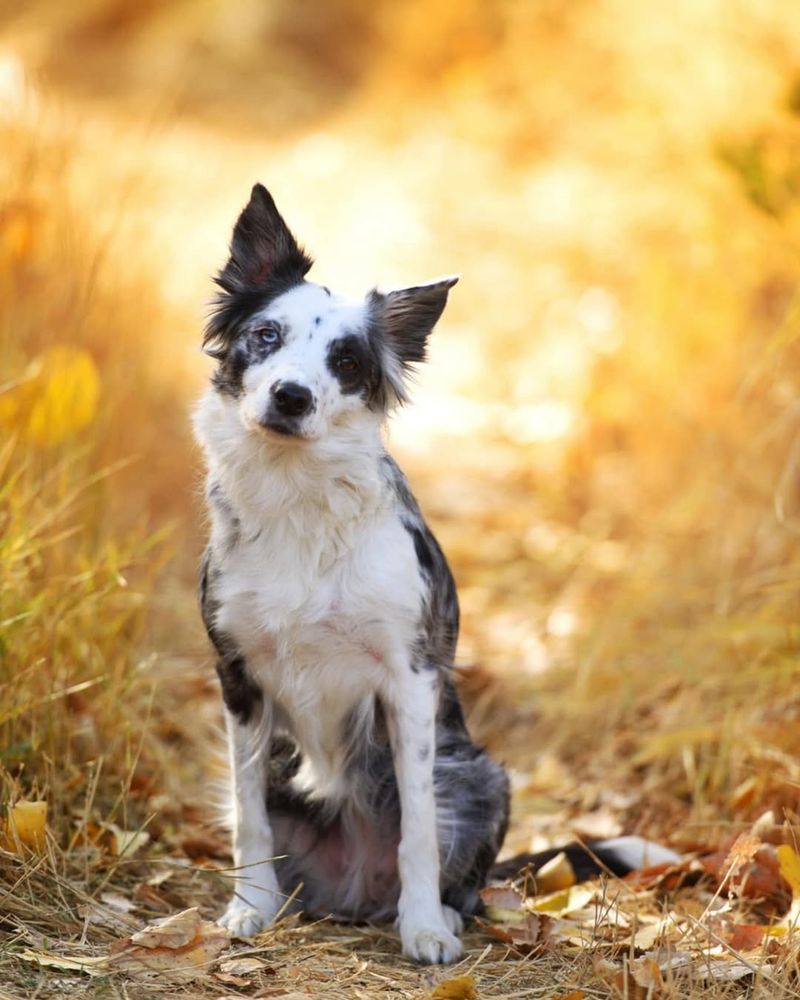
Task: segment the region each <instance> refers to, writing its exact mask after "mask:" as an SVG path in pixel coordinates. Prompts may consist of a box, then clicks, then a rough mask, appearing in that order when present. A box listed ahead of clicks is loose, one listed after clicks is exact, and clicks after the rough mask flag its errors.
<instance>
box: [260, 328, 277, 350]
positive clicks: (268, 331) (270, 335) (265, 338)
mask: <svg viewBox="0 0 800 1000" xmlns="http://www.w3.org/2000/svg"><path fill="white" fill-rule="evenodd" d="M256 335H257V337H258V339H259V340H260V341H261V343H262V344H266V345H267V346H268V347H272V346H274V345H275V344H277V343H278V341H279V340H280V339H281V333H280V330H279V329H278V327H277V326H273V325H270V326H262V327H261V329H260V330H257V331H256Z"/></svg>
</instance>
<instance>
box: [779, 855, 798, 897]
mask: <svg viewBox="0 0 800 1000" xmlns="http://www.w3.org/2000/svg"><path fill="white" fill-rule="evenodd" d="M775 850H776V853H777V855H778V868H779V871H780V873H781V875H782V876H783V877H784V879H785V880H786V881H787V882H788V883H789V888H790V889H791V890H792V899H800V857H798V856H797V853H796V851H795V850H794V848H793V847H790V846H789V844H781V845H780V847H777V848H776V849H775Z"/></svg>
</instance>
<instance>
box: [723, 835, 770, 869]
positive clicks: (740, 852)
mask: <svg viewBox="0 0 800 1000" xmlns="http://www.w3.org/2000/svg"><path fill="white" fill-rule="evenodd" d="M761 846H762V845H761V841H760V840H759V838H758V837H754V836H752V834H749V833H740V834H739V836H738V837H737V838H736V840H735V841H734V842H733V844H732V845H731V849H730V851H728V857H727V858H726V859H725V875H726V876H727V875H731V874H736V873H737V872H738V870H739V869H740V868H741V867H742V866H743V865H746V864H749V863H750V862H751V861H752V860H753V859H754V858H755V856H756V855H757V854H758V852H759V850H760V849H761Z"/></svg>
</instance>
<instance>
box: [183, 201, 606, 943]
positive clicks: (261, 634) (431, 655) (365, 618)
mask: <svg viewBox="0 0 800 1000" xmlns="http://www.w3.org/2000/svg"><path fill="white" fill-rule="evenodd" d="M311 265H312V261H311V259H310V257H309V256H308V255H307V254H306V252H305V251H304V250H303V249H302V248H301V247H300V245H299V244H298V243H297V241H296V240H295V238H294V236H293V235H292V233H291V232H290V230H289V228H288V227H287V225H286V223H285V222H284V220H283V218H282V217H281V215H280V213H279V212H278V209H277V208H276V206H275V202H274V200H273V199H272V197H271V195H270V194H269V193H268V191H267V190H266V189H265V188H264V187H263V186H262V185H260V184H256V185H255V187H254V188H253V190H252V194H251V196H250V201H249V203H248V204H247V206H246V207H245V209H244V210H243V211H242V213H241V215H240V216H239V218H238V221H237V222H236V225H235V228H234V230H233V237H232V241H231V247H230V257H229V259H228V261H227V263H226V264H225V266H224V267H223V268H222V270H221V271H220V273H219V275H218V276H217V278H216V281H217V284H218V285H219V288H220V293H219V295H218V298H217V300H216V302H215V307H214V310H213V313H212V315H211V318H210V321H209V324H208V326H207V329H206V332H205V338H204V346H205V349H206V351H207V353H208V354H210V355H211V357H212V358H213V359H215V361H216V370H215V371H214V374H213V376H212V379H211V386H210V388H209V390H208V391H207V392H206V394H205V395H204V396H203V397H202V399H201V401H200V403H199V405H198V407H197V410H196V413H195V419H194V426H195V431H196V436H197V438H198V440H199V442H200V444H201V446H202V449H203V451H204V453H205V459H206V464H207V467H208V477H207V485H206V498H207V504H208V509H209V513H210V525H211V530H210V540H209V543H208V547H207V549H206V552H205V555H204V558H203V561H202V570H201V579H200V605H201V612H202V617H203V621H204V623H205V627H206V630H207V632H208V635H209V638H210V640H211V643H212V645H213V647H214V649H215V651H216V656H217V663H216V669H217V673H218V675H219V679H220V682H221V688H222V696H223V700H224V706H225V719H226V729H227V735H228V747H229V759H230V770H231V782H232V825H233V854H234V863H235V866H236V868H237V870H238V872H239V874H238V878H237V888H236V892H235V894H234V896H233V899H232V900H231V902H230V905H229V906H228V908H227V910H226V911H225V913H224V915H223V916H222V918H221V921H220V922H221V923H222V924H223V925H224V926H225V927H227V928H228V929H229V930H230V932H231V933H232V934H233V935H235V936H238V937H249V936H251V935H253V934H255V933H257V932H258V931H260V930H261V929H262V928H264V927H266V926H267V925H268V924H269V923H270V922H271V921H272V920H274V918H275V917H276V916H277V915H278V914H279V913H281V912H284V911H285V909H286V906H287V905H291V906H293V907H295V908H301V909H302V910H303V911H305V912H306V913H309V914H312V915H318V916H329V915H332V916H334V917H337V918H340V919H344V920H351V921H365V920H368V921H383V920H387V919H391V918H396V920H397V927H398V929H399V934H400V940H401V943H402V950H403V953H404V954H405V955H406V956H408V957H409V958H410V959H413V960H415V961H417V962H423V963H439V962H452V961H454V960H456V959H457V958H458V957H459V956H460V954H461V942H460V939H459V934H460V932H461V930H462V926H463V917H464V916H468V915H470V914H473V913H475V912H476V911H478V910H479V909H480V906H481V904H480V898H479V892H480V889H481V888H482V887H483V886H484V884H485V883H486V880H487V878H488V877H489V874H490V872H491V870H492V866H493V864H494V862H495V858H496V857H497V854H498V851H499V850H500V848H501V846H502V844H503V839H504V836H505V833H506V829H507V826H508V820H509V781H508V777H507V774H506V771H505V769H504V768H503V766H501V764H499V763H498V762H496V761H495V760H493V759H492V758H491V757H490V756H489V755H488V754H487V753H486V751H485V750H484V749H482V748H481V747H479V746H477V745H476V744H475V743H474V742H473V740H472V739H471V737H470V734H469V731H468V729H467V726H466V723H465V720H464V715H463V712H462V709H461V705H460V703H459V698H458V694H457V691H456V687H455V684H454V672H453V665H454V657H455V650H456V640H457V636H458V625H459V609H458V600H457V597H456V588H455V585H454V582H453V577H452V574H451V572H450V569H449V567H448V564H447V561H446V559H445V556H444V554H443V553H442V550H441V548H440V547H439V545H438V543H437V541H436V539H435V538H434V536H433V534H432V533H431V531H430V529H429V527H428V526H427V524H426V522H425V520H424V518H423V515H422V513H421V511H420V508H419V506H418V504H417V502H416V500H415V499H414V496H413V494H412V492H411V490H410V488H409V485H408V482H407V480H406V478H405V476H404V475H403V473H402V472H401V470H400V468H399V467H398V465H397V464H396V463H395V461H394V460H393V459H392V458H391V457H390V455H389V454H388V453H387V451H386V448H385V446H384V441H383V436H382V430H383V426H384V423H385V421H386V419H387V416H388V415H389V414H390V413H391V411H392V410H393V409H394V408H395V407H397V406H398V405H399V404H402V403H405V402H406V400H407V398H408V381H409V375H410V374H411V373H412V371H413V369H414V366H415V365H417V364H419V363H421V362H422V361H423V360H424V358H425V352H426V343H427V339H428V337H429V336H430V334H431V331H432V330H433V328H434V327H435V326H436V323H437V322H438V320H439V318H440V317H441V315H442V312H443V310H444V308H445V305H446V303H447V298H448V294H449V292H450V289H451V288H452V287H453V285H454V284H455V283H456V280H457V279H456V278H454V277H450V278H443V279H439V280H435V281H432V282H430V283H428V284H423V285H415V286H412V287H408V288H401V289H399V290H396V291H390V292H387V293H382V292H379V291H377V290H373V291H370V292H369V293H367V294H366V296H364V297H363V298H362V299H360V300H357V301H347V300H345V299H343V298H342V297H340V296H338V295H335V294H333V293H332V292H331V291H330V290H329V289H328V288H327V287H325V286H323V285H319V284H314V283H312V282H310V281H308V280H307V279H306V275H307V273H308V271H309V269H310V268H311ZM594 846H595V851H596V853H595V852H592V855H593V861H592V864H590V865H589V868H587V867H586V860H587V858H586V855H585V853H584V855H583V866H584V869H585V871H584V874H588V873H590V872H589V869H592V871H596V870H597V869H596V868H592V865H593V863H594V860H595V859H596V858H597V856H598V854H599V855H600V856H601V858H602V859H603V860H604V861H606V862H607V863H610V864H611V865H614V864H615V863H616V861H617V860H618V858H617V854H618V853H619V852H618V851H617V852H616V853H615V849H614V848H613V847H608V848H604V847H603V845H594ZM579 855H581V849H580V848H578V847H574V849H573V856H575V857H577V856H579ZM525 860H534V861H535V860H536V859H530V858H527V859H526V858H518V859H515V862H516V864H517V866H520V865H521V864H522V863H523V862H524V861H525ZM541 860H545V858H544V856H542V857H540V858H539V859H538V861H539V862H540V861H541ZM509 864H512V863H506V869H505V872H506V873H508V872H510V871H511V870H512V869H511V868H509ZM619 867H620V866H619V865H617V870H618V869H619ZM622 867H625V866H624V865H622ZM497 871H498V872H501V873H502V872H503V871H504V870H503V869H497Z"/></svg>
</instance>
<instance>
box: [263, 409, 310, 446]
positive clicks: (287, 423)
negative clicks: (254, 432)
mask: <svg viewBox="0 0 800 1000" xmlns="http://www.w3.org/2000/svg"><path fill="white" fill-rule="evenodd" d="M258 427H259V430H261V431H264V432H266V434H267V435H269V436H270V437H274V436H277V437H279V438H282V439H283V440H284V441H286V440H291V439H294V440H295V441H306V440H308V435H307V434H304V433H303V432H302V430H301V429H300V425H299V423H298V421H296V420H292V419H291V418H286V417H278V416H272V415H270V416H267V417H265V418H264V419H263V420H261V421H260V422H259V425H258Z"/></svg>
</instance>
